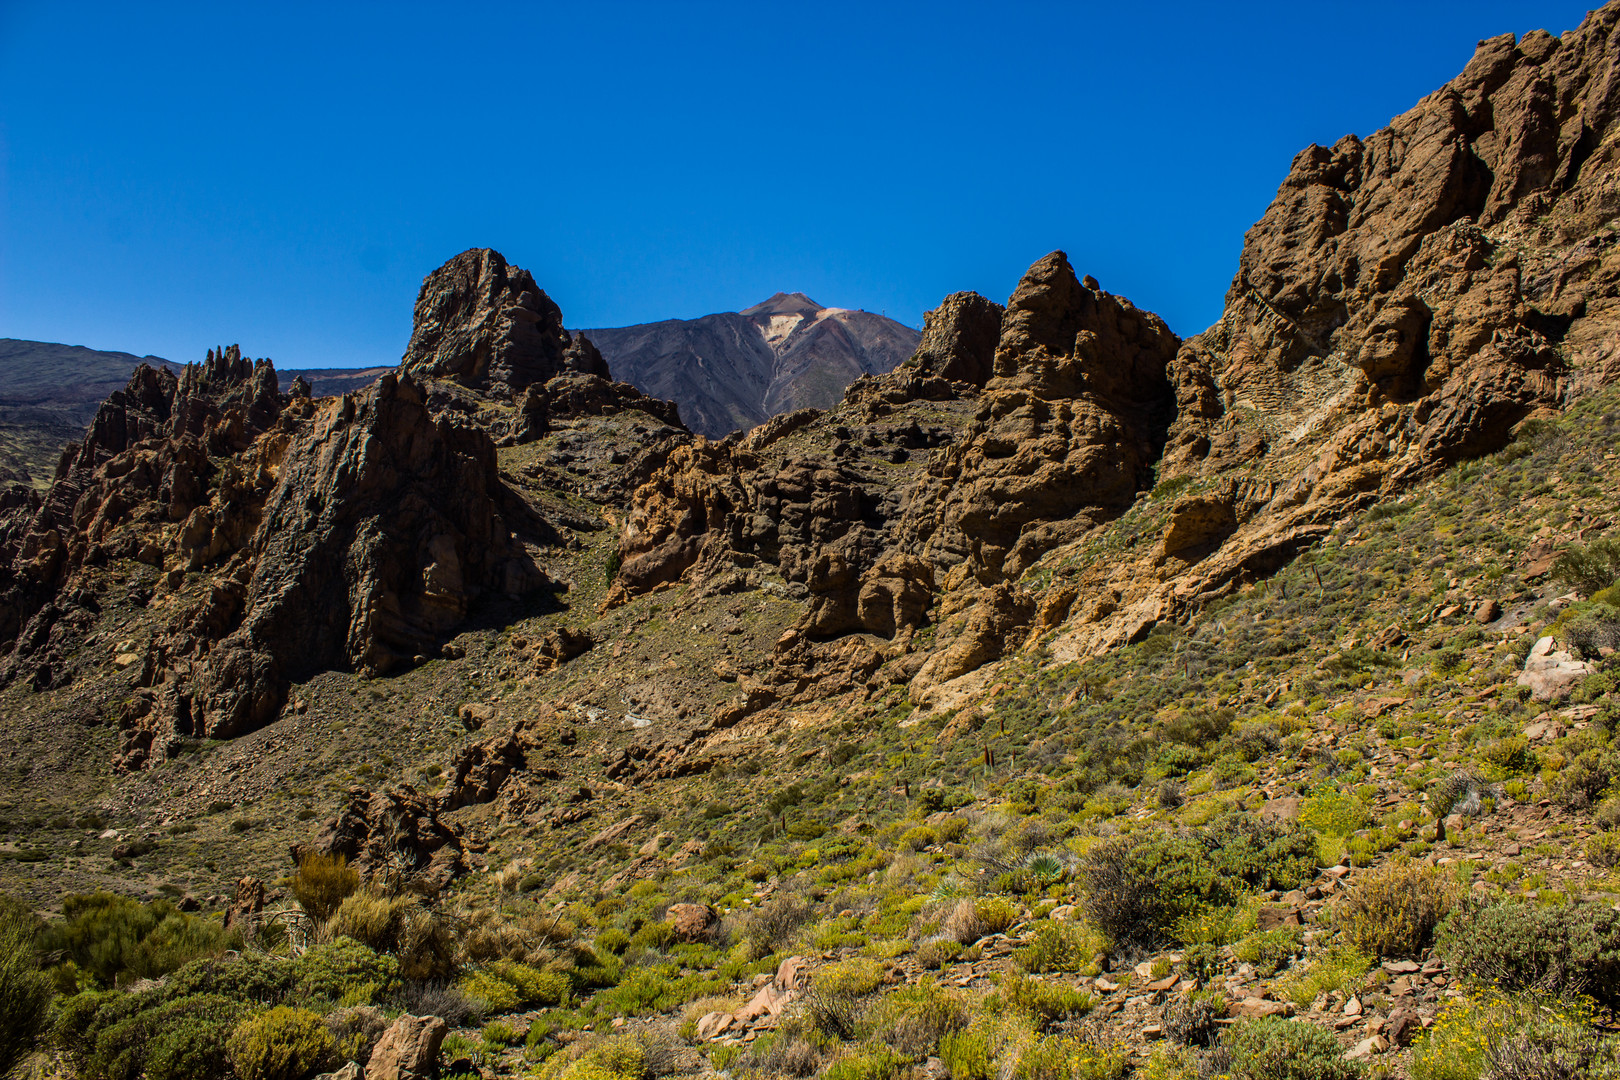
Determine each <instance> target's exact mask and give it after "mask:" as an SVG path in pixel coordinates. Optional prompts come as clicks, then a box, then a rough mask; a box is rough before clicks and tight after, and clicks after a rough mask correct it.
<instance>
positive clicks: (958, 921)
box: [939, 899, 990, 945]
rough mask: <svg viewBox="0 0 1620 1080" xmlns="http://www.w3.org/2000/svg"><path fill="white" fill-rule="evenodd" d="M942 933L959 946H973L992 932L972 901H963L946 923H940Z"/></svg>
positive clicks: (953, 910)
mask: <svg viewBox="0 0 1620 1080" xmlns="http://www.w3.org/2000/svg"><path fill="white" fill-rule="evenodd" d="M939 929H940V933H942V934H944V935H945V936H946V937H947V938H949V939H950V940H951V941H953V942H955V943H956V944H958V945H971V944H973V943H974V942H975V941H978V940H979V939H980V938H982V937H984V935H986V934H988V933H989V932H990V929H989V927H987V926H986V925H985V922H984V920H983V919H981V918H979V912H978V909H977V907H976V905H975V904H974V902H973V901H972V900H968V899H963V900H958V901H957V902H956V906H955V907H953V908H952V909H951V912H950V914H949V915H947V916H945V921H944V922H942V923H940V926H939Z"/></svg>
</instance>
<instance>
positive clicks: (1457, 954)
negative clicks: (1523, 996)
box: [1437, 900, 1620, 1005]
mask: <svg viewBox="0 0 1620 1080" xmlns="http://www.w3.org/2000/svg"><path fill="white" fill-rule="evenodd" d="M1438 937H1439V944H1438V945H1437V949H1438V951H1439V952H1441V953H1442V954H1444V955H1445V957H1446V959H1447V961H1448V962H1449V963H1450V965H1451V968H1452V970H1453V971H1456V972H1458V973H1459V974H1461V975H1464V976H1466V977H1469V978H1472V979H1475V980H1478V981H1479V982H1482V983H1486V984H1491V985H1494V986H1496V987H1498V988H1499V989H1501V990H1502V991H1504V992H1507V993H1518V992H1523V991H1538V992H1542V993H1546V994H1550V995H1555V996H1565V997H1567V996H1571V995H1576V994H1589V995H1591V996H1592V997H1593V998H1594V999H1596V1000H1597V1001H1599V1002H1601V1003H1603V1004H1606V1005H1616V1004H1620V912H1617V911H1615V910H1613V909H1612V908H1608V907H1600V906H1597V905H1589V904H1582V905H1572V906H1564V907H1553V906H1548V907H1543V906H1541V905H1538V904H1528V903H1522V902H1519V901H1514V900H1503V901H1498V902H1496V903H1491V904H1486V905H1482V906H1481V905H1472V904H1470V905H1466V906H1463V907H1459V908H1458V909H1456V910H1455V911H1453V912H1452V914H1451V916H1450V917H1449V918H1448V919H1447V920H1446V921H1445V922H1444V923H1443V924H1441V927H1440V931H1439V934H1438Z"/></svg>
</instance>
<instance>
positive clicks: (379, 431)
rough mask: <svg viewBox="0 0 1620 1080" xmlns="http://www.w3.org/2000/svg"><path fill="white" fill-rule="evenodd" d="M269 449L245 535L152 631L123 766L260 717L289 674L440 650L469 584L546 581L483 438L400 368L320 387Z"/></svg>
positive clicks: (500, 587) (484, 588)
mask: <svg viewBox="0 0 1620 1080" xmlns="http://www.w3.org/2000/svg"><path fill="white" fill-rule="evenodd" d="M262 449H264V450H265V451H266V452H269V451H270V450H271V449H272V448H271V447H268V446H267V447H264V448H262ZM273 449H274V450H275V451H276V452H277V453H276V457H275V460H274V461H273V462H268V463H266V467H267V468H273V469H274V471H275V474H276V477H277V480H276V483H275V485H274V486H273V487H272V488H271V489H270V490H269V491H268V492H267V493H266V495H265V497H264V499H263V502H262V503H261V504H260V505H259V507H258V508H257V513H256V514H255V517H256V520H257V521H258V527H257V529H256V530H255V531H254V533H253V535H252V538H251V540H250V541H249V542H248V544H247V545H246V546H245V547H243V548H242V549H241V550H240V551H239V552H237V553H236V554H235V555H234V556H233V557H232V558H231V559H230V560H229V561H228V563H227V564H226V565H225V566H223V567H222V568H221V569H220V571H219V572H218V573H217V574H216V577H215V583H214V585H213V587H212V589H211V590H210V591H209V593H208V594H207V595H206V596H205V597H203V598H202V599H201V600H200V601H199V602H197V603H196V604H195V605H193V606H192V607H191V608H190V609H189V610H188V611H187V612H186V613H185V615H184V616H182V618H181V619H180V621H179V623H178V625H177V626H176V627H175V628H174V630H173V631H172V632H171V633H169V634H167V635H164V636H162V637H161V638H159V640H158V641H156V642H155V643H154V646H153V648H152V651H151V654H150V655H149V657H148V660H147V677H146V679H145V680H144V681H145V682H146V684H147V685H146V686H145V687H144V688H143V692H142V693H141V694H139V695H138V696H137V697H136V699H135V701H134V702H133V703H132V704H131V706H130V707H129V708H128V709H127V710H126V714H125V718H124V722H125V726H126V727H127V728H128V729H129V731H130V735H129V742H128V744H127V746H126V747H125V751H124V757H123V759H122V762H123V764H124V766H125V767H132V766H137V765H139V764H141V763H142V762H144V761H145V760H146V759H147V757H148V756H150V755H151V754H152V753H154V752H155V745H156V746H164V747H167V746H172V745H173V743H174V740H176V739H178V738H180V737H184V736H191V737H207V738H229V737H232V736H235V735H240V734H242V733H243V732H245V731H250V730H253V729H254V728H257V727H261V726H263V725H264V724H266V723H268V722H269V721H270V720H272V719H274V717H275V715H276V714H277V712H278V711H279V710H280V708H281V706H282V704H283V702H284V700H285V696H286V686H287V683H288V682H289V681H290V680H293V679H302V678H307V677H309V676H310V675H312V674H314V673H316V672H318V671H322V670H327V669H332V668H341V669H345V670H351V671H357V672H361V673H368V674H385V673H387V672H389V671H392V670H394V669H396V668H397V667H399V666H400V665H402V664H410V663H414V662H420V661H421V660H422V659H423V658H425V657H428V656H434V655H437V653H438V650H439V644H440V642H441V640H442V639H443V637H444V635H445V634H446V633H447V632H448V631H449V630H451V629H452V628H453V627H455V626H456V625H458V624H459V623H460V622H461V621H462V620H463V619H465V618H466V615H467V612H468V609H469V606H470V605H471V604H472V603H474V602H475V601H476V600H477V599H478V598H479V597H480V596H482V595H484V594H487V593H491V592H494V593H501V594H514V595H516V594H522V593H527V592H531V591H533V590H535V589H538V588H540V587H542V586H544V585H545V584H546V583H547V582H546V578H545V576H544V575H543V574H542V573H541V572H540V571H539V570H538V568H537V567H535V565H534V563H533V560H532V559H531V558H530V556H529V555H528V554H527V552H526V551H525V550H524V547H523V545H522V543H521V542H520V541H518V540H516V539H514V537H513V532H512V526H511V521H510V520H509V519H514V518H515V519H522V518H523V517H525V516H526V515H528V513H529V511H528V510H527V508H526V507H525V506H524V505H523V503H522V502H521V500H519V499H517V498H516V497H515V496H513V495H512V494H511V493H510V492H509V491H508V490H507V489H506V488H505V487H504V485H503V484H502V483H501V481H500V479H499V477H498V475H497V468H496V465H495V448H494V444H493V443H492V442H491V441H490V439H489V436H488V435H486V434H484V433H483V432H482V431H480V430H477V429H476V428H472V427H465V426H461V425H459V424H456V423H453V422H451V421H450V420H448V419H446V418H444V417H442V416H441V417H439V418H435V417H433V416H432V415H431V414H430V413H429V411H428V409H427V408H426V405H425V402H424V394H423V391H422V389H421V387H419V386H418V385H417V384H416V383H415V382H414V381H413V380H412V379H411V378H410V377H409V376H405V377H403V378H397V377H395V376H394V375H392V374H390V375H384V376H383V377H381V378H380V379H379V380H378V381H377V382H376V383H375V384H374V385H373V386H372V387H371V388H369V389H368V390H366V391H365V392H364V393H362V394H359V395H352V396H344V397H341V398H331V399H325V400H324V401H323V402H322V403H321V405H320V406H319V408H317V409H316V410H315V411H314V413H313V415H311V416H310V417H309V418H308V419H307V420H305V421H303V422H302V423H300V424H299V425H298V426H297V427H296V428H295V429H294V430H292V431H290V432H288V433H286V435H285V437H284V438H283V439H282V440H279V441H278V442H277V443H276V444H275V446H274V448H273ZM215 516H216V517H218V516H221V515H218V514H216V515H215ZM188 535H189V534H187V533H183V534H182V536H181V538H180V542H181V543H182V544H183V543H185V542H186V539H187V536H188Z"/></svg>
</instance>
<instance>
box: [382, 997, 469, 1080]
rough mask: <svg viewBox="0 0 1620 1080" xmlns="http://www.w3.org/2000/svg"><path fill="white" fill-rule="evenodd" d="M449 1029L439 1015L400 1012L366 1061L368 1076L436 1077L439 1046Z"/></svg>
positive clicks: (406, 1079) (407, 1079)
mask: <svg viewBox="0 0 1620 1080" xmlns="http://www.w3.org/2000/svg"><path fill="white" fill-rule="evenodd" d="M449 1030H450V1029H449V1026H448V1025H446V1024H445V1022H444V1021H443V1020H440V1019H439V1018H438V1017H437V1016H412V1015H410V1014H409V1013H406V1014H405V1015H403V1016H401V1017H400V1018H399V1019H398V1020H395V1021H394V1023H393V1026H392V1027H390V1028H389V1029H388V1030H387V1031H385V1032H384V1033H383V1037H382V1038H381V1039H379V1040H377V1046H376V1048H375V1049H373V1050H372V1051H371V1059H370V1060H369V1061H368V1062H367V1063H366V1080H433V1077H434V1075H435V1074H436V1072H437V1069H438V1064H439V1046H440V1044H441V1043H443V1042H444V1037H445V1035H446V1034H447V1033H448V1032H449Z"/></svg>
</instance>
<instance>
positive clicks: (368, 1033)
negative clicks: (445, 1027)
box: [326, 1005, 459, 1066]
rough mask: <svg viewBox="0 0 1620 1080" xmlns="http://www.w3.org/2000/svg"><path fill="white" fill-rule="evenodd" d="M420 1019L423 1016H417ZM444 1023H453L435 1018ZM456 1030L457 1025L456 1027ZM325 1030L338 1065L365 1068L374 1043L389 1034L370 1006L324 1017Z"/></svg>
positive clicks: (337, 1011)
mask: <svg viewBox="0 0 1620 1080" xmlns="http://www.w3.org/2000/svg"><path fill="white" fill-rule="evenodd" d="M417 1015H422V1014H417ZM427 1015H433V1016H438V1017H439V1019H441V1020H444V1022H445V1023H447V1024H450V1023H454V1021H451V1020H450V1019H448V1018H446V1017H444V1016H442V1015H440V1014H438V1013H431V1014H427ZM457 1026H459V1025H457ZM326 1030H327V1031H330V1032H331V1033H332V1046H333V1057H334V1058H335V1059H336V1060H338V1061H353V1062H357V1063H359V1064H360V1065H361V1066H364V1065H365V1064H366V1062H367V1061H369V1060H370V1059H371V1051H372V1049H373V1048H374V1047H375V1046H376V1045H377V1040H378V1039H380V1038H382V1037H383V1032H385V1031H387V1030H388V1021H387V1020H386V1019H384V1018H383V1014H382V1012H381V1010H379V1009H375V1008H373V1007H371V1006H369V1005H358V1006H354V1007H350V1008H343V1009H333V1010H332V1011H331V1012H329V1013H327V1014H326Z"/></svg>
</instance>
